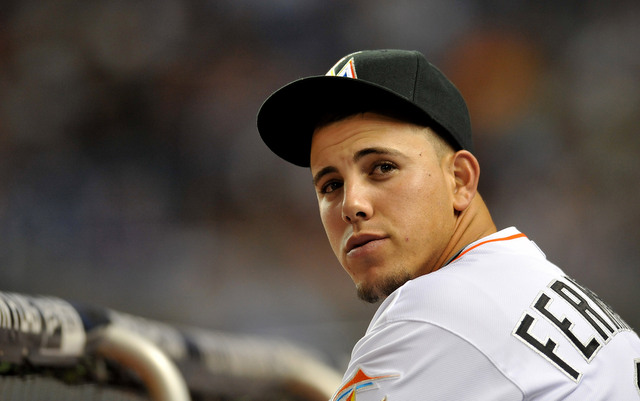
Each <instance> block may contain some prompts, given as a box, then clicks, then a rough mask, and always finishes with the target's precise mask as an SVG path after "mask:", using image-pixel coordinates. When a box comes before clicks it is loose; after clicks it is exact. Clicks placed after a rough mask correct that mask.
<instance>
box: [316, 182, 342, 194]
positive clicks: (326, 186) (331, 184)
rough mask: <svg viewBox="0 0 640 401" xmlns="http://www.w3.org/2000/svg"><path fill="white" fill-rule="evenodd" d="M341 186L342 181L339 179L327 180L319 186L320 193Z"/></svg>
mask: <svg viewBox="0 0 640 401" xmlns="http://www.w3.org/2000/svg"><path fill="white" fill-rule="evenodd" d="M341 187H342V182H341V181H335V180H331V181H327V182H326V183H325V184H323V185H322V186H321V187H320V193H321V194H330V193H331V192H333V191H335V190H337V189H340V188H341Z"/></svg>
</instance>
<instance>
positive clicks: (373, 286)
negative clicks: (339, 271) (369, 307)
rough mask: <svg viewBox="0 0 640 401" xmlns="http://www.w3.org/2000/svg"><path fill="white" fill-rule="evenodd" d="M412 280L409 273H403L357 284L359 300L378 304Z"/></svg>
mask: <svg viewBox="0 0 640 401" xmlns="http://www.w3.org/2000/svg"><path fill="white" fill-rule="evenodd" d="M411 278H412V277H411V275H410V274H409V273H407V272H401V273H398V274H392V275H388V276H385V277H381V278H379V279H378V280H376V281H374V282H366V281H364V282H360V283H358V284H356V290H357V292H358V298H360V299H362V300H363V301H365V302H369V303H376V302H378V301H381V300H383V299H384V298H386V297H388V296H389V295H391V293H393V292H394V291H395V290H397V289H398V288H400V287H402V286H403V285H404V284H405V283H406V282H407V281H409V280H411Z"/></svg>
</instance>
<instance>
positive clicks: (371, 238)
mask: <svg viewBox="0 0 640 401" xmlns="http://www.w3.org/2000/svg"><path fill="white" fill-rule="evenodd" d="M258 130H259V131H260V135H261V136H262V139H263V140H264V141H265V143H266V144H267V145H268V146H269V148H270V149H271V150H272V151H274V152H275V153H276V154H277V155H279V156H280V157H282V158H283V159H285V160H287V161H289V162H291V163H293V164H295V165H299V166H304V167H310V169H311V174H312V176H313V183H314V186H315V188H316V192H317V197H318V205H319V209H320V216H321V219H322V223H323V225H324V228H325V230H326V233H327V237H328V239H329V242H330V244H331V247H332V249H333V251H334V253H335V254H336V256H337V258H338V260H339V261H340V263H341V264H342V266H343V267H344V269H345V270H346V272H347V273H348V274H349V276H350V277H351V278H352V280H353V281H354V283H355V284H356V288H357V290H358V294H359V296H360V297H361V298H362V299H365V300H367V301H370V302H376V301H378V300H383V302H382V304H381V305H380V308H379V309H378V311H377V313H376V314H375V316H374V317H373V320H372V322H371V324H370V326H369V328H368V329H367V332H366V334H365V336H364V337H363V338H362V339H361V340H360V341H359V342H358V343H357V344H356V346H355V347H354V350H353V353H352V357H351V361H350V363H349V366H348V368H347V371H346V373H345V375H344V379H343V385H342V386H341V387H340V388H339V389H336V393H335V394H334V396H333V398H332V400H334V401H347V400H359V401H363V400H367V401H381V400H387V401H413V400H534V399H535V400H560V399H563V400H564V399H566V400H581V401H582V400H640V388H639V384H638V369H639V366H640V339H639V338H638V336H637V335H636V334H635V333H634V332H633V331H632V330H631V328H630V327H629V326H628V325H626V324H625V323H624V321H622V319H620V317H619V316H618V315H616V314H615V313H614V312H613V311H612V310H611V309H610V308H609V307H608V306H607V305H606V304H605V303H603V302H602V301H601V300H600V299H599V298H598V297H597V296H595V294H593V293H592V292H590V291H589V290H587V289H585V288H583V287H581V286H580V285H579V284H577V283H576V282H575V281H573V280H572V279H570V278H568V277H566V275H565V274H564V273H563V272H562V270H560V269H559V268H558V267H556V266H555V265H553V264H551V263H550V262H548V261H547V260H546V259H545V256H544V254H543V253H542V252H541V251H540V250H539V249H538V248H537V247H536V246H535V244H534V243H533V242H532V241H530V240H529V239H528V238H527V237H526V236H525V235H524V234H523V233H521V232H519V231H518V230H517V229H515V228H513V227H511V228H507V229H504V230H502V231H497V230H496V227H495V226H494V223H493V222H492V219H491V216H490V213H489V210H488V209H487V207H486V205H485V204H484V202H483V200H482V198H481V197H480V195H479V194H478V193H477V185H478V178H479V173H480V168H479V164H478V161H477V160H476V158H475V157H474V155H473V144H472V140H471V125H470V122H469V115H468V111H467V107H466V104H465V102H464V100H463V98H462V96H461V95H460V93H459V92H458V90H457V89H456V88H455V86H454V85H453V84H452V83H451V82H450V81H449V80H448V79H447V78H446V77H445V76H444V75H443V74H442V73H441V72H440V71H439V70H438V69H437V68H435V67H434V66H433V65H431V64H430V63H428V62H427V60H426V59H425V58H424V56H423V55H422V54H420V53H418V52H412V51H401V50H377V51H363V52H357V53H353V54H350V55H348V56H346V57H344V58H343V59H341V60H340V61H338V63H337V64H336V65H334V66H333V67H332V68H331V69H330V70H329V72H328V73H327V74H326V75H325V76H316V77H309V78H303V79H300V80H297V81H294V82H292V83H290V84H289V85H287V86H285V87H283V88H281V89H280V90H278V91H276V92H275V93H274V94H272V95H271V96H270V97H269V98H268V99H267V100H266V101H265V103H264V104H263V106H262V108H261V109H260V112H259V114H258Z"/></svg>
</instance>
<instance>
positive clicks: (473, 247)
mask: <svg viewBox="0 0 640 401" xmlns="http://www.w3.org/2000/svg"><path fill="white" fill-rule="evenodd" d="M516 238H527V236H526V235H524V234H522V233H519V234H514V235H510V236H508V237H504V238H494V239H489V240H486V241H483V242H480V243H479V244H475V245H474V246H472V247H471V248H469V249H465V250H464V252H460V254H459V255H458V256H456V257H455V258H454V259H453V260H452V261H451V262H449V263H453V262H455V261H456V260H458V259H460V258H461V257H462V255H464V254H465V253H467V252H469V251H470V250H472V249H475V248H477V247H479V246H480V245H484V244H488V243H489V242H497V241H509V240H512V239H516Z"/></svg>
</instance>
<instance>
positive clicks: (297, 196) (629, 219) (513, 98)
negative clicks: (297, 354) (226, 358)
mask: <svg viewBox="0 0 640 401" xmlns="http://www.w3.org/2000/svg"><path fill="white" fill-rule="evenodd" d="M392 47H397V48H412V49H417V50H420V51H422V52H423V53H425V54H426V55H427V56H428V58H430V59H431V60H432V61H433V62H434V63H435V64H436V65H438V66H439V67H441V69H442V70H444V71H445V73H447V74H448V75H449V76H450V77H451V78H452V80H453V81H454V82H455V83H456V84H457V85H458V86H459V88H460V89H461V91H462V92H463V94H464V95H465V97H466V98H467V100H468V103H469V106H470V110H471V114H472V121H473V123H474V130H475V135H476V138H475V141H476V147H477V151H478V152H477V153H478V156H479V159H480V163H481V166H482V168H483V170H482V178H481V182H482V185H481V193H482V194H483V196H484V197H485V198H486V200H487V202H488V204H489V207H490V209H491V210H492V212H493V215H494V218H495V220H496V223H497V225H498V226H499V227H500V228H502V227H506V226H510V225H515V226H516V227H518V228H519V229H520V230H522V231H524V232H525V233H526V234H527V235H528V236H529V237H530V238H531V239H533V240H534V241H536V242H537V243H538V245H539V246H540V247H541V248H542V249H543V250H544V251H545V252H546V254H547V256H548V258H549V259H550V260H551V261H553V262H555V263H557V264H558V265H560V266H561V267H562V268H563V269H565V271H566V272H567V273H568V274H570V275H572V276H573V277H574V278H576V279H577V280H578V281H579V282H581V283H582V284H584V285H586V286H587V287H590V288H591V289H592V290H594V291H595V292H596V293H598V294H599V295H600V296H601V297H602V298H604V299H605V300H606V301H608V302H609V303H610V304H612V306H613V307H614V309H616V310H617V311H618V313H620V314H621V315H622V317H623V318H624V319H625V320H626V321H627V322H628V323H630V324H631V325H632V326H633V327H635V328H636V329H639V328H640V312H639V311H638V305H639V304H640V291H638V283H639V277H640V275H639V271H640V264H639V260H640V246H639V245H640V207H639V206H638V202H639V201H640V185H639V183H640V161H639V160H638V155H640V136H639V135H638V126H640V112H639V111H640V3H638V2H637V1H620V0H614V1H610V2H601V1H592V0H567V1H547V0H543V1H523V0H515V1H514V0H510V1H500V0H493V1H492V0H456V1H448V0H428V1H425V0H398V1H393V2H391V1H383V0H366V1H364V0H352V1H348V0H331V1H321V0H298V1H294V0H274V1H260V0H198V1H195V0H192V1H188V0H156V1H149V0H141V1H124V0H116V1H107V0H87V1H83V2H74V1H65V0H59V1H41V0H31V1H12V0H5V1H3V2H2V4H1V5H0V238H1V241H0V266H1V267H0V290H2V291H16V292H20V293H28V294H46V295H52V296H59V297H62V298H64V299H67V300H71V301H74V302H80V303H88V304H92V305H100V306H102V307H107V308H113V309H116V310H119V311H123V312H127V313H131V314H135V315H139V316H144V317H147V318H151V319H157V320H160V321H164V322H168V323H171V324H177V325H189V326H197V327H202V328H205V329H212V330H223V331H226V332H231V333H242V334H250V335H257V336H265V337H277V338H283V339H286V340H289V341H292V342H295V343H296V344H300V345H301V346H303V347H306V348H309V349H312V350H314V351H318V352H319V353H320V354H321V355H324V357H325V358H326V360H327V361H328V362H329V363H330V364H331V365H332V366H335V367H336V368H338V369H339V370H341V369H342V368H344V366H345V364H346V361H347V359H348V354H349V352H350V350H351V347H352V345H353V344H354V343H355V341H357V339H358V338H359V337H360V336H361V335H362V334H363V332H364V330H365V328H366V325H367V324H368V321H369V318H370V317H371V315H372V314H373V312H374V308H375V307H373V306H370V305H365V304H363V303H361V302H360V301H358V300H357V299H356V297H355V295H354V290H353V289H352V284H351V282H350V280H349V279H348V277H347V276H346V274H344V273H343V272H342V270H341V268H340V266H339V264H338V263H337V261H336V260H335V259H334V256H333V254H332V252H331V250H330V248H329V246H328V244H327V242H326V239H325V236H324V233H323V231H322V228H321V225H320V222H319V218H318V215H317V210H316V203H315V195H314V193H313V189H312V188H311V185H309V182H310V177H309V174H308V172H307V171H306V170H304V169H299V168H295V167H292V166H289V165H287V164H286V163H284V162H282V161H280V160H279V159H277V158H276V157H275V156H273V155H272V154H271V153H270V152H269V151H268V150H267V149H266V147H265V146H264V145H263V144H262V142H261V141H260V139H259V137H258V134H257V131H256V128H255V115H256V112H257V110H258V108H259V106H260V104H261V102H262V101H263V100H264V99H265V98H266V96H267V95H268V94H270V93H271V92H272V91H273V90H275V89H277V88H279V87H280V86H282V85H284V84H285V83H287V82H289V81H291V80H293V79H296V78H298V77H301V76H304V75H309V74H321V73H324V72H325V70H327V69H328V68H329V67H330V66H331V65H332V64H333V63H334V62H335V61H336V60H337V59H338V58H340V57H341V56H343V55H344V54H346V53H348V52H351V51H355V50H359V49H365V48H392Z"/></svg>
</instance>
